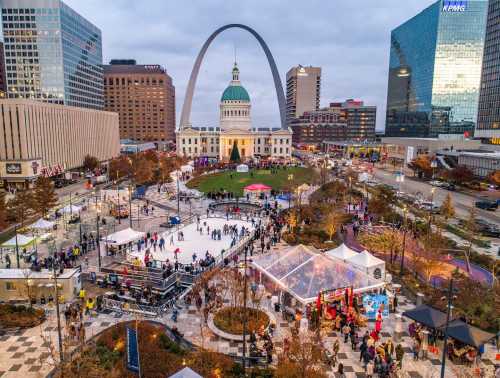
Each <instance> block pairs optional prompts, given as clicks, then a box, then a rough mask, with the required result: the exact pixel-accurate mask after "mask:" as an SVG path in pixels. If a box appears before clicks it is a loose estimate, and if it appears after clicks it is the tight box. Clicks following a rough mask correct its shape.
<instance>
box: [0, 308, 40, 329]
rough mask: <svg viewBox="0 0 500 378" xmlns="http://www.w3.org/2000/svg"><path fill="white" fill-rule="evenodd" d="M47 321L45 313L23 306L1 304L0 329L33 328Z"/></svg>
mask: <svg viewBox="0 0 500 378" xmlns="http://www.w3.org/2000/svg"><path fill="white" fill-rule="evenodd" d="M44 320H45V311H43V310H42V309H36V308H30V307H26V306H23V305H19V306H16V305H11V304H0V327H1V328H2V329H9V328H32V327H35V326H37V325H39V324H42V323H43V322H44Z"/></svg>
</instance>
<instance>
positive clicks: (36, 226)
mask: <svg viewBox="0 0 500 378" xmlns="http://www.w3.org/2000/svg"><path fill="white" fill-rule="evenodd" d="M54 225H55V223H54V222H51V221H48V220H45V219H43V218H40V219H39V220H37V221H36V222H35V223H33V224H32V225H31V226H28V228H31V229H33V230H42V231H43V230H46V231H47V230H52V229H53V228H54Z"/></svg>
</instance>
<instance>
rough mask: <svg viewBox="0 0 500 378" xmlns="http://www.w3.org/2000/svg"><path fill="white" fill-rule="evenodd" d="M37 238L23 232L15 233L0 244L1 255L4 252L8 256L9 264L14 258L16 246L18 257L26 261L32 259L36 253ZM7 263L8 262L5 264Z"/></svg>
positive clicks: (12, 262)
mask: <svg viewBox="0 0 500 378" xmlns="http://www.w3.org/2000/svg"><path fill="white" fill-rule="evenodd" d="M36 240H37V238H36V237H35V236H27V235H23V234H17V237H16V236H14V237H12V238H11V239H9V240H7V241H6V242H4V243H3V244H2V245H0V250H1V253H2V255H3V254H4V252H6V253H7V254H8V255H10V256H9V259H10V261H11V264H14V262H15V260H16V258H15V254H16V248H17V250H18V251H19V257H20V258H22V259H23V260H24V261H25V262H26V263H30V262H32V261H33V258H34V256H35V254H36V247H35V243H36ZM7 265H8V264H7ZM11 266H12V265H11Z"/></svg>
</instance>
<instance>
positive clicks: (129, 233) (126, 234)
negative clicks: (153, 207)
mask: <svg viewBox="0 0 500 378" xmlns="http://www.w3.org/2000/svg"><path fill="white" fill-rule="evenodd" d="M144 235H146V234H145V233H144V232H141V231H135V230H133V229H131V228H130V227H129V228H126V229H124V230H121V231H118V232H115V233H114V234H109V235H108V236H106V237H105V238H104V239H103V241H104V243H106V246H107V248H108V251H109V252H110V253H111V254H115V253H117V252H123V251H130V250H132V248H133V246H134V243H135V242H137V241H138V240H140V239H142V238H144Z"/></svg>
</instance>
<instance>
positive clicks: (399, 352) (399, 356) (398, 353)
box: [396, 344, 405, 369]
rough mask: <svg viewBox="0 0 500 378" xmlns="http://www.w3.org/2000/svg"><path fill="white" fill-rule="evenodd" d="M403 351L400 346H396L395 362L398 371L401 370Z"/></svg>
mask: <svg viewBox="0 0 500 378" xmlns="http://www.w3.org/2000/svg"><path fill="white" fill-rule="evenodd" d="M404 354H405V351H404V349H403V346H402V345H401V344H398V345H397V346H396V360H397V361H398V367H399V368H400V369H402V368H403V357H404Z"/></svg>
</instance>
